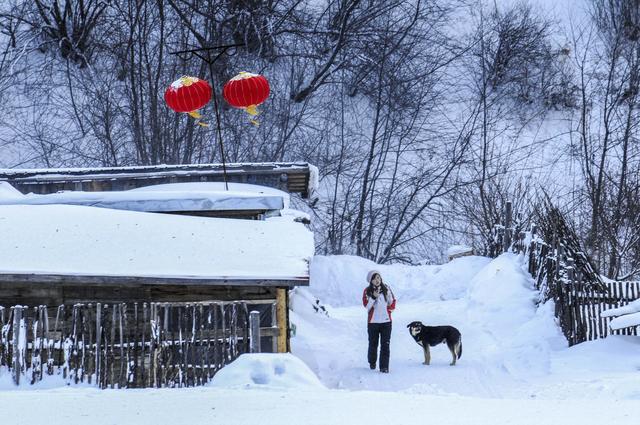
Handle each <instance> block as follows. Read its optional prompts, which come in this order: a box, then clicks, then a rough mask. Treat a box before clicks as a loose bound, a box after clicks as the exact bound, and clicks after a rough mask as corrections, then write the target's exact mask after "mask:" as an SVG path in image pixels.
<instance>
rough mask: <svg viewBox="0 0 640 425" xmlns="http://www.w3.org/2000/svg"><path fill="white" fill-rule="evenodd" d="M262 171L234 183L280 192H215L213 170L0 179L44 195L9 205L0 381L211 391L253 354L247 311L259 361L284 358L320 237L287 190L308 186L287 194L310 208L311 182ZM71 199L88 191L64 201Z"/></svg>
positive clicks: (298, 170) (0, 248)
mask: <svg viewBox="0 0 640 425" xmlns="http://www.w3.org/2000/svg"><path fill="white" fill-rule="evenodd" d="M261 167H262V166H261V165H259V164H254V165H251V166H250V167H249V166H247V165H243V166H238V167H234V166H233V165H231V166H229V169H230V170H234V169H235V170H236V173H235V174H234V176H235V177H234V178H235V179H236V181H244V182H251V183H269V182H270V183H272V185H271V189H269V188H264V187H263V188H257V187H255V186H243V185H241V184H238V185H233V184H232V185H231V187H230V190H229V191H226V190H224V189H223V188H222V187H221V186H220V185H217V186H216V184H215V183H214V184H212V183H207V182H208V181H213V182H215V181H218V180H219V179H220V178H221V176H220V175H219V174H216V173H217V170H218V168H219V167H217V166H209V168H207V167H206V166H190V167H182V168H181V167H173V168H172V169H171V171H168V170H167V169H166V168H171V167H157V170H154V169H152V168H150V167H140V168H136V169H135V171H132V169H131V168H127V169H109V170H97V169H93V170H90V172H89V171H88V170H82V172H81V173H80V174H78V173H79V171H78V170H72V171H65V170H55V172H50V171H49V170H38V171H28V170H22V171H6V170H5V171H0V180H5V183H4V184H5V186H6V182H8V183H10V184H11V185H12V186H13V187H15V188H16V189H17V190H19V191H21V192H23V193H24V192H30V191H31V192H34V191H35V192H38V193H39V195H35V194H32V195H26V196H24V195H20V194H18V192H17V190H16V192H15V193H14V194H13V195H12V194H9V195H7V191H6V190H5V191H4V192H3V191H0V235H1V236H0V329H2V332H1V333H0V374H2V373H12V375H13V379H14V381H15V382H16V383H19V382H30V383H35V382H37V381H39V380H41V379H42V378H43V377H44V376H47V375H59V376H61V377H62V378H63V379H66V380H67V382H71V383H77V382H89V383H92V384H96V385H98V386H99V387H101V388H106V387H111V388H115V387H117V388H124V387H127V388H131V387H134V388H140V387H163V386H193V385H201V384H204V383H206V382H207V381H208V380H209V379H211V377H212V376H213V375H214V374H215V373H216V372H217V370H219V369H220V368H221V367H223V366H224V365H225V364H227V363H229V362H231V361H233V360H234V359H235V358H236V357H237V356H238V355H240V354H241V353H243V352H246V351H248V350H249V344H250V342H251V341H250V340H251V338H252V337H253V336H255V332H254V333H251V332H250V329H249V313H250V312H251V311H257V312H259V313H260V316H259V317H260V332H259V335H260V338H259V342H260V343H259V344H258V345H259V346H260V349H261V350H262V351H271V352H286V351H288V350H289V318H288V308H287V306H288V289H290V288H292V287H295V286H299V285H308V282H309V268H308V261H309V259H310V257H311V256H312V255H313V235H312V233H311V232H310V231H309V230H308V229H307V228H306V226H305V225H304V224H303V223H301V222H300V221H301V220H300V217H301V215H296V214H295V213H294V214H292V213H291V212H290V211H289V210H288V208H287V207H288V205H287V204H288V196H289V194H287V193H284V192H282V191H280V190H281V189H288V188H289V186H288V185H289V184H290V181H291V180H296V179H298V180H299V181H300V182H304V184H306V185H307V187H306V188H304V189H303V188H302V186H301V185H297V184H296V185H293V186H291V191H290V192H292V193H297V194H299V195H300V196H309V194H310V193H311V191H312V188H310V185H311V182H312V181H313V176H312V175H311V174H312V172H313V171H312V169H310V167H309V166H307V167H306V171H304V168H305V166H304V164H295V165H291V167H287V166H286V165H284V164H280V165H274V164H271V165H268V166H264V167H262V168H261ZM142 169H144V171H141V170H142ZM240 169H245V171H246V173H245V174H243V173H242V172H240V171H238V170H240ZM275 169H277V170H278V171H279V173H277V174H275V175H276V176H277V178H275V179H274V178H273V176H274V174H273V171H274V170H275ZM258 171H261V172H264V174H260V173H259V172H258ZM287 172H291V173H292V174H290V175H288V174H287ZM155 173H158V174H155ZM167 173H176V174H175V175H173V174H172V175H167ZM79 175H81V176H82V177H80V178H79V177H78V176H79ZM283 176H286V177H283ZM300 176H302V177H300ZM203 177H204V178H203ZM92 179H96V180H92ZM188 179H193V180H188ZM176 180H177V181H176ZM189 181H191V182H192V183H188V182H189ZM180 182H185V183H186V184H181V183H180ZM197 182H204V183H197ZM153 183H158V186H155V187H152V188H150V189H149V188H147V189H144V188H142V189H139V190H121V189H123V188H138V187H143V185H144V184H147V185H150V184H153ZM301 184H302V183H301ZM274 186H275V188H274ZM68 188H76V189H83V190H82V191H71V192H62V193H55V192H56V191H57V190H58V189H67V190H68ZM105 188H108V189H117V190H109V191H94V192H93V193H88V192H91V189H105ZM5 189H6V187H5ZM35 189H37V190H35ZM88 189H89V190H88ZM3 193H4V194H5V196H3V195H2V194H3ZM159 213H161V214H159ZM231 217H233V218H231ZM255 341H258V340H257V339H256V340H255ZM255 341H254V344H253V346H254V347H255V345H256V344H255Z"/></svg>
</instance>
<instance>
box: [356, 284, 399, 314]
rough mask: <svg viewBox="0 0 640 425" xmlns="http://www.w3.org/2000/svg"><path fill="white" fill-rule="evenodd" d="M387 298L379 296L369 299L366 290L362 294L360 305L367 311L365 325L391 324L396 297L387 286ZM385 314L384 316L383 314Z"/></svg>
mask: <svg viewBox="0 0 640 425" xmlns="http://www.w3.org/2000/svg"><path fill="white" fill-rule="evenodd" d="M385 286H386V287H387V289H388V291H387V297H386V298H385V296H384V295H382V294H380V295H379V296H378V298H377V299H376V298H373V297H369V296H368V295H367V288H364V291H363V292H362V305H363V306H364V308H366V309H367V313H368V314H367V316H368V317H367V323H385V322H391V312H392V311H393V310H395V308H396V297H395V296H394V295H393V291H392V290H391V288H390V287H389V286H388V285H385ZM385 313H386V314H385Z"/></svg>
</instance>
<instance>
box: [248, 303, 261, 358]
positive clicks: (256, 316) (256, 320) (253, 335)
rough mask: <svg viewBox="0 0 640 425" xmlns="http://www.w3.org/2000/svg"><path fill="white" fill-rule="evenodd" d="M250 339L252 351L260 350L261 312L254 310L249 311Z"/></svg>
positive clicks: (250, 350) (250, 349) (257, 351)
mask: <svg viewBox="0 0 640 425" xmlns="http://www.w3.org/2000/svg"><path fill="white" fill-rule="evenodd" d="M249 341H250V344H251V345H250V347H249V352H250V353H259V352H260V312H259V311H255V310H254V311H252V312H250V313H249Z"/></svg>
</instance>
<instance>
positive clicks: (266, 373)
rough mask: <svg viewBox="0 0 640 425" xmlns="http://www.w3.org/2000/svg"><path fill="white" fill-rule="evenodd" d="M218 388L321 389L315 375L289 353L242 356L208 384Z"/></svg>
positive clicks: (321, 386)
mask: <svg viewBox="0 0 640 425" xmlns="http://www.w3.org/2000/svg"><path fill="white" fill-rule="evenodd" d="M211 386H213V387H218V388H271V389H295V390H301V389H316V390H317V389H322V388H324V386H323V385H322V384H321V383H320V381H319V380H318V378H317V377H316V375H315V374H314V373H313V372H312V371H311V370H310V369H309V368H308V367H307V365H306V364H304V362H302V360H300V359H299V358H297V357H295V356H294V355H292V354H271V353H256V354H243V355H241V356H240V357H238V358H237V359H236V360H235V361H234V362H233V363H231V364H229V365H227V366H225V367H224V368H223V369H221V370H220V371H219V372H218V373H217V374H216V375H215V376H214V378H213V380H212V381H211Z"/></svg>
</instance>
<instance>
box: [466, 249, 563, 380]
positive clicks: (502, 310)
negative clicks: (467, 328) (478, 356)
mask: <svg viewBox="0 0 640 425" xmlns="http://www.w3.org/2000/svg"><path fill="white" fill-rule="evenodd" d="M522 261H523V257H521V256H517V255H516V254H503V255H501V256H499V257H498V258H496V259H494V260H492V261H491V262H490V263H489V264H488V265H487V266H486V267H484V268H483V269H482V270H481V271H480V272H478V274H477V275H476V276H475V277H474V278H473V280H472V281H471V282H470V284H469V292H468V295H467V298H468V306H467V317H468V319H469V322H471V323H474V325H475V326H477V328H478V329H482V330H483V338H484V344H483V345H484V346H485V347H486V350H485V353H484V354H485V355H486V356H487V358H488V359H491V362H492V363H494V364H501V367H502V368H504V369H506V370H508V371H509V372H510V373H511V374H512V375H514V376H525V375H535V374H545V373H548V371H549V368H550V367H551V365H550V362H549V360H548V359H549V358H550V355H551V352H552V351H554V350H556V349H560V348H562V347H566V345H567V343H566V340H565V339H564V337H563V336H562V334H561V333H560V330H559V328H558V327H557V325H556V324H555V317H554V305H553V302H547V303H545V304H543V305H540V306H537V305H536V302H537V300H538V293H537V291H536V290H535V289H534V287H533V280H532V279H531V277H530V276H529V275H528V274H527V273H526V271H525V270H524V269H523V266H522ZM492 347H493V350H492Z"/></svg>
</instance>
